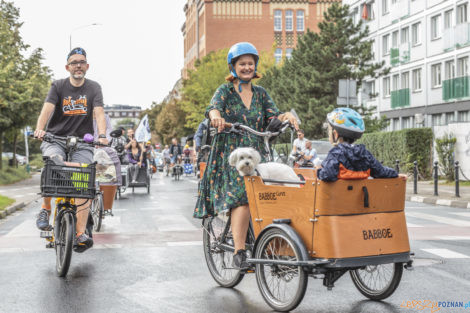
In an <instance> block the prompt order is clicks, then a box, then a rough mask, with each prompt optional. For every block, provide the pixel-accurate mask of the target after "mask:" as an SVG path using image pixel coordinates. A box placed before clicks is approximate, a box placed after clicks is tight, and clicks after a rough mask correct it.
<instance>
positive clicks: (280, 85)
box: [260, 3, 389, 138]
mask: <svg viewBox="0 0 470 313" xmlns="http://www.w3.org/2000/svg"><path fill="white" fill-rule="evenodd" d="M318 27H319V29H320V31H319V32H318V33H313V32H311V31H307V33H306V34H305V35H304V36H303V37H302V38H301V39H300V40H299V42H298V44H297V47H296V49H295V50H294V51H293V52H292V58H291V59H289V60H285V63H284V65H283V66H282V67H280V68H278V67H274V68H271V69H270V70H269V72H268V73H267V74H266V75H265V77H264V78H262V79H261V81H260V85H262V86H264V87H265V88H266V89H267V90H268V91H269V93H270V95H271V96H272V97H273V99H274V101H275V102H276V103H277V105H278V106H279V107H280V109H281V110H288V109H290V108H294V109H295V110H296V112H297V114H298V115H299V117H300V119H301V120H302V126H301V127H302V128H303V129H304V130H305V134H306V136H307V137H310V138H320V137H322V136H324V131H323V129H322V127H323V123H324V121H325V119H326V114H327V113H328V112H330V111H332V110H333V109H334V108H335V107H337V105H336V98H337V96H338V81H339V80H340V79H353V80H355V81H356V82H357V84H358V86H359V87H360V86H361V84H362V81H363V79H364V78H365V77H368V76H371V77H378V76H380V75H383V74H386V73H388V71H389V69H388V68H386V69H384V68H383V65H384V62H382V63H374V62H373V55H372V51H371V46H372V41H371V40H365V38H366V37H367V36H368V34H369V31H368V28H367V27H365V28H364V27H363V26H362V21H361V22H359V23H358V24H354V22H353V21H352V19H351V18H350V17H349V7H348V6H347V5H345V6H342V5H340V4H338V3H333V4H332V5H331V6H330V7H329V9H328V11H327V12H325V14H324V20H323V21H322V22H320V23H319V24H318Z"/></svg>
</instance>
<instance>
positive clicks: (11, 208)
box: [0, 199, 37, 220]
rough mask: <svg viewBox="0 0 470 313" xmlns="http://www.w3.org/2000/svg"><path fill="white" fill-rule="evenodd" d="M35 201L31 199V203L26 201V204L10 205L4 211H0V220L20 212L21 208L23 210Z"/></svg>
mask: <svg viewBox="0 0 470 313" xmlns="http://www.w3.org/2000/svg"><path fill="white" fill-rule="evenodd" d="M36 200H37V199H33V200H31V201H28V202H23V201H22V202H18V203H15V204H13V205H10V206H9V207H7V208H6V209H5V210H3V211H1V212H0V220H1V219H4V218H6V217H7V216H8V215H10V214H13V213H14V212H16V211H17V210H20V209H22V208H24V207H25V206H27V205H28V204H30V203H32V202H34V201H36Z"/></svg>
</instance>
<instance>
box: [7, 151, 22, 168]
mask: <svg viewBox="0 0 470 313" xmlns="http://www.w3.org/2000/svg"><path fill="white" fill-rule="evenodd" d="M12 158H13V152H2V159H6V160H11V159H12ZM16 161H17V162H18V164H21V165H23V164H26V157H25V156H24V155H20V154H18V153H17V154H16Z"/></svg>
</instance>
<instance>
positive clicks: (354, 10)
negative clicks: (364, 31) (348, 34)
mask: <svg viewBox="0 0 470 313" xmlns="http://www.w3.org/2000/svg"><path fill="white" fill-rule="evenodd" d="M358 12H359V9H358V8H357V7H355V8H354V9H353V10H352V13H351V15H350V17H351V19H352V22H353V24H354V25H356V23H357V16H358V14H359V13H358Z"/></svg>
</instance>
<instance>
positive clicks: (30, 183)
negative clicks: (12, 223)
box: [0, 173, 41, 219]
mask: <svg viewBox="0 0 470 313" xmlns="http://www.w3.org/2000/svg"><path fill="white" fill-rule="evenodd" d="M40 178H41V175H40V173H34V174H33V177H31V178H29V179H26V180H23V181H20V182H17V183H14V184H11V185H4V186H0V195H2V196H5V197H9V198H12V199H14V200H15V202H14V203H13V204H12V205H10V206H9V207H7V208H6V209H5V210H3V211H1V212H0V219H2V218H5V217H6V216H7V215H10V214H12V213H13V212H15V211H16V210H19V209H22V208H24V207H25V206H27V205H28V204H30V203H31V202H33V201H36V200H38V199H39V198H41V196H40V195H38V193H39V192H40V188H39V183H40Z"/></svg>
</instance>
